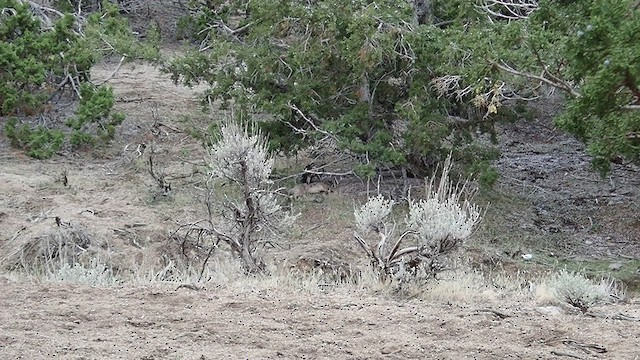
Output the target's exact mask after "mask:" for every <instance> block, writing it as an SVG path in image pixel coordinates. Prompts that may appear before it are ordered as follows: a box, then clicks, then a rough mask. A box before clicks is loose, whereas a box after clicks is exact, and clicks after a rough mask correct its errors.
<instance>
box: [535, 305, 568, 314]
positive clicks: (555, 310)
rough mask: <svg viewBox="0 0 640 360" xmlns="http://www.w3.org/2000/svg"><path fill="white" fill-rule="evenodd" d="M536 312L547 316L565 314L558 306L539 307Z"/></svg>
mask: <svg viewBox="0 0 640 360" xmlns="http://www.w3.org/2000/svg"><path fill="white" fill-rule="evenodd" d="M534 310H535V311H536V312H537V313H539V314H542V315H547V316H560V315H563V314H564V310H562V308H559V307H557V306H538V307H537V308H535V309H534Z"/></svg>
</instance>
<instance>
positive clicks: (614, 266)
mask: <svg viewBox="0 0 640 360" xmlns="http://www.w3.org/2000/svg"><path fill="white" fill-rule="evenodd" d="M623 266H624V265H623V264H622V263H619V262H616V263H613V264H611V265H609V270H611V271H618V270H620V269H622V267H623Z"/></svg>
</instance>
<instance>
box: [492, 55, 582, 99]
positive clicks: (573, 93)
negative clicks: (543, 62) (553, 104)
mask: <svg viewBox="0 0 640 360" xmlns="http://www.w3.org/2000/svg"><path fill="white" fill-rule="evenodd" d="M493 66H495V67H497V68H498V69H500V70H502V71H506V72H507V73H509V74H512V75H517V76H520V77H524V78H527V79H532V80H538V81H541V82H543V83H545V84H547V85H549V86H552V87H554V88H557V89H560V90H563V91H566V92H567V93H569V95H571V96H572V97H574V98H580V97H582V94H580V93H579V92H578V91H576V90H575V89H574V88H573V87H572V86H570V85H569V84H567V83H566V82H565V81H562V80H560V79H558V81H552V80H550V79H547V78H545V77H544V76H539V75H534V74H529V73H525V72H521V71H518V70H516V69H514V68H512V67H511V66H509V65H507V64H505V63H504V62H503V63H502V64H498V63H493ZM545 73H546V74H548V72H545Z"/></svg>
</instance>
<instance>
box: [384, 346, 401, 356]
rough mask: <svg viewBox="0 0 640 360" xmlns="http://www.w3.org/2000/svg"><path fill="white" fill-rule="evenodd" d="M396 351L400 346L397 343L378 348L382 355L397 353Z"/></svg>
mask: <svg viewBox="0 0 640 360" xmlns="http://www.w3.org/2000/svg"><path fill="white" fill-rule="evenodd" d="M398 351H400V347H399V346H398V345H389V346H385V347H383V348H382V349H381V350H380V352H381V353H382V354H384V355H388V354H393V353H397V352H398Z"/></svg>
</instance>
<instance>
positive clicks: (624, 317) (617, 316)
mask: <svg viewBox="0 0 640 360" xmlns="http://www.w3.org/2000/svg"><path fill="white" fill-rule="evenodd" d="M585 315H587V316H589V317H592V318H600V319H612V320H625V321H640V318H637V317H633V316H628V315H624V314H613V315H607V314H595V313H592V312H588V313H586V314H585Z"/></svg>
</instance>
